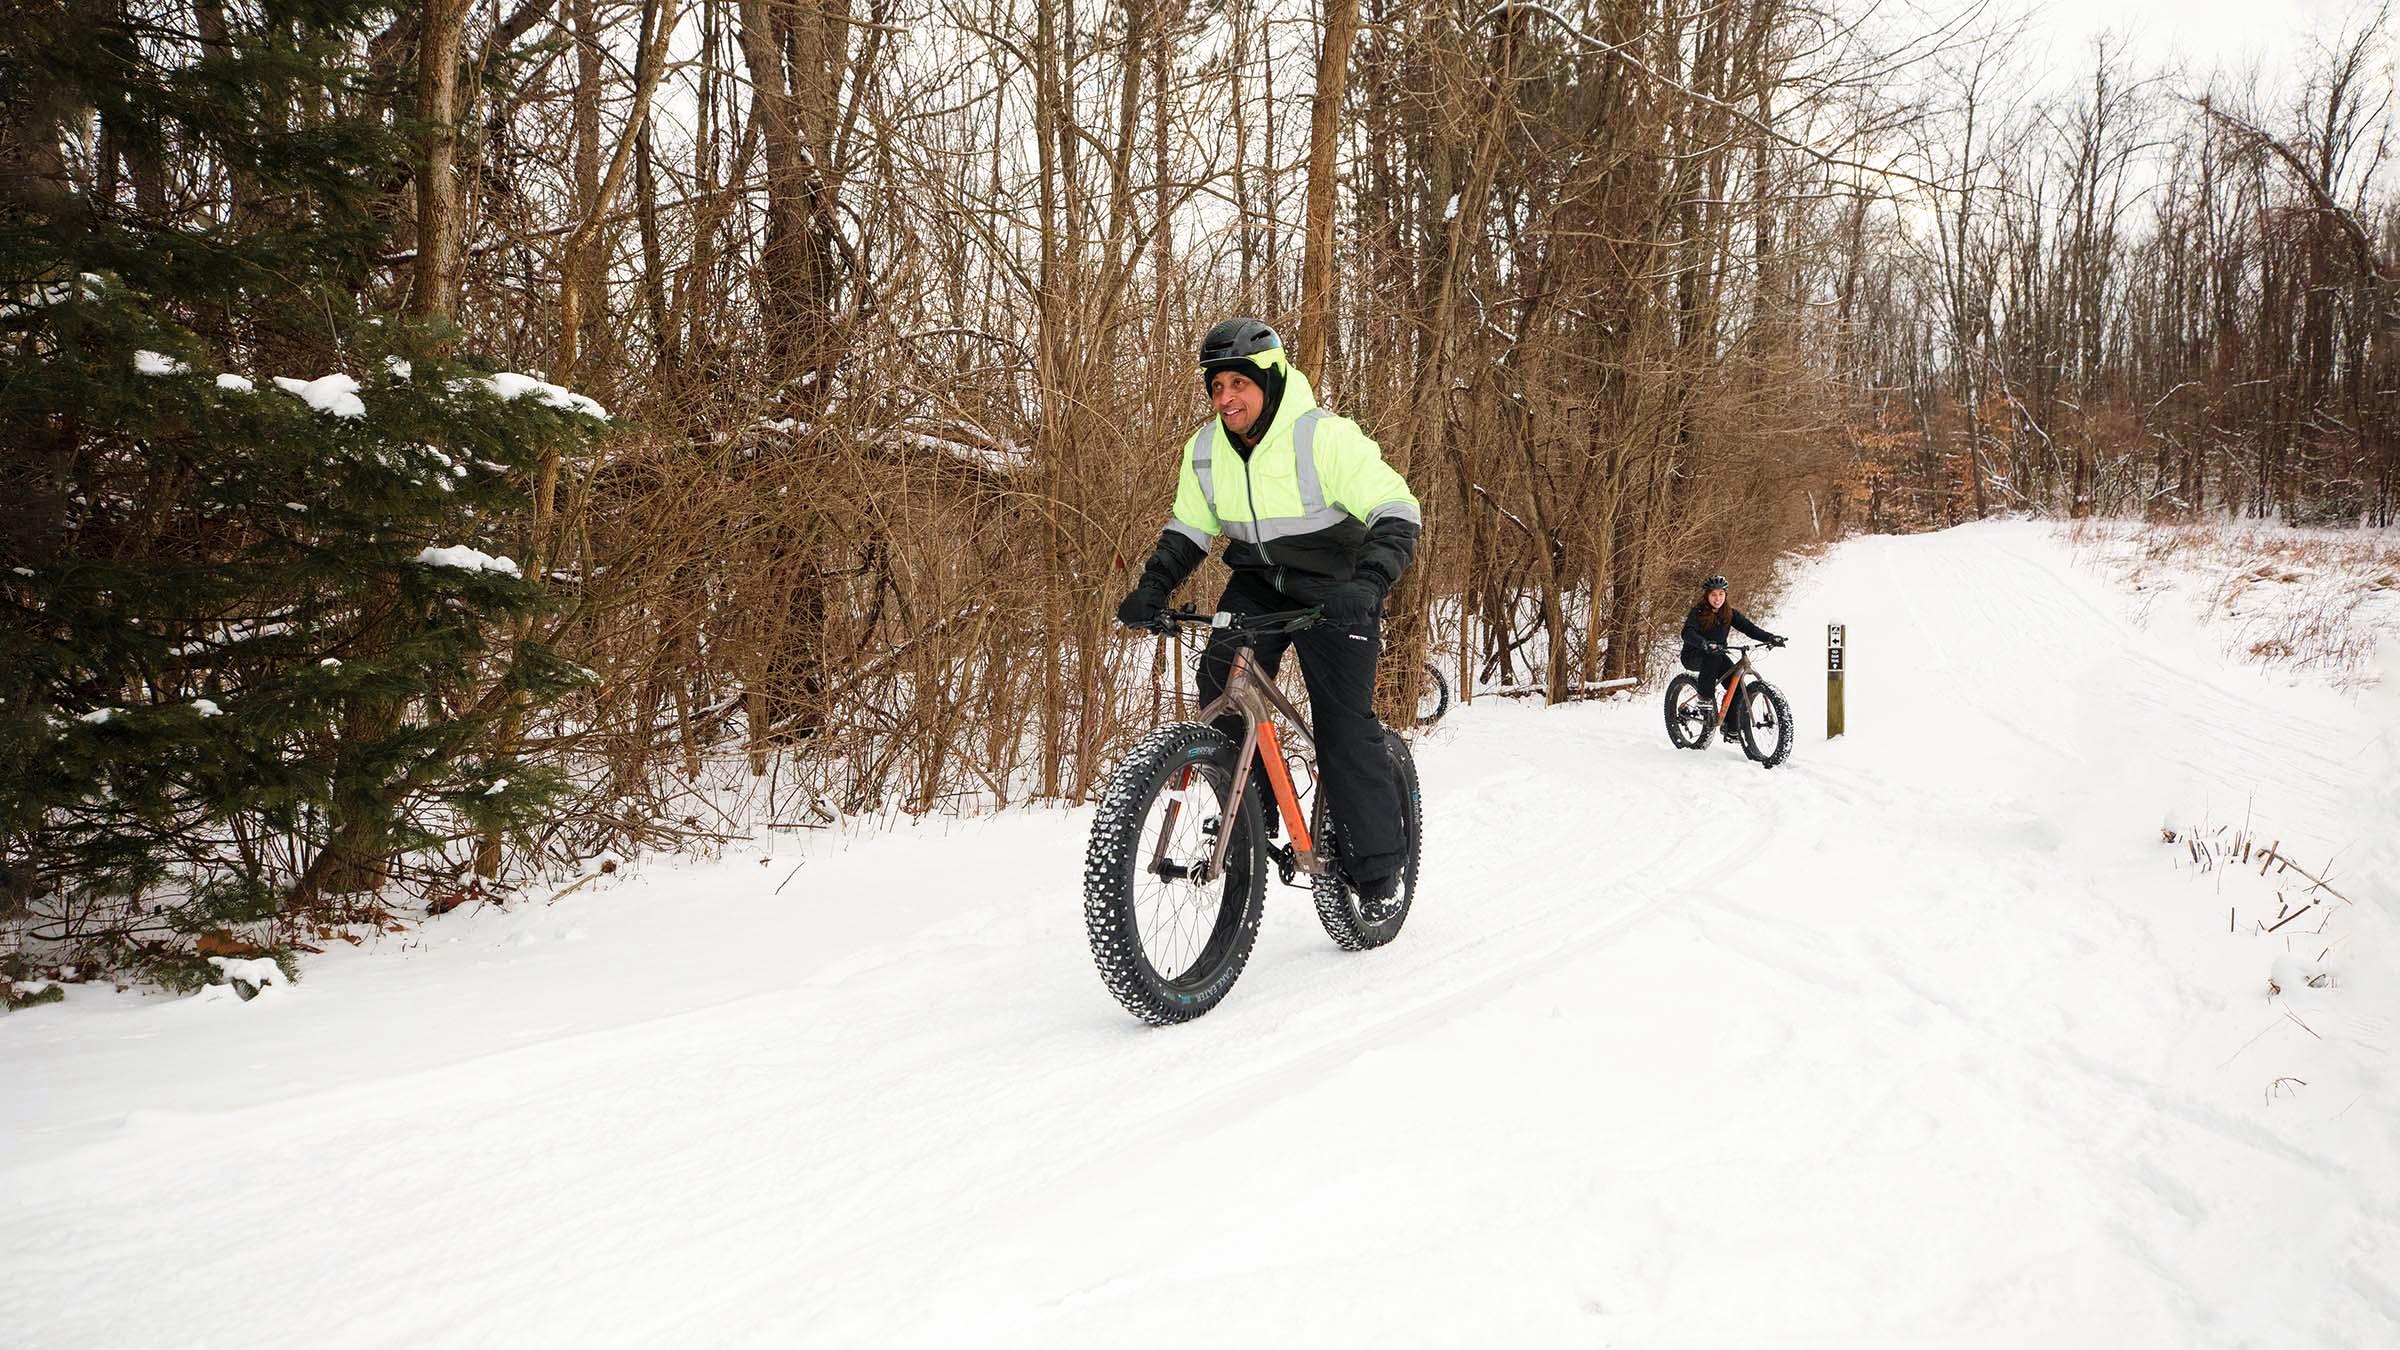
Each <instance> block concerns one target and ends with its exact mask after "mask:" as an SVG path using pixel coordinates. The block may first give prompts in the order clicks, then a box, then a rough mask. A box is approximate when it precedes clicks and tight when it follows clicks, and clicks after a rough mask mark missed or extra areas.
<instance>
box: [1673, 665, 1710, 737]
mask: <svg viewBox="0 0 2400 1350" xmlns="http://www.w3.org/2000/svg"><path fill="white" fill-rule="evenodd" d="M1686 693H1689V694H1690V695H1691V696H1692V704H1693V706H1695V707H1700V708H1701V710H1702V714H1703V715H1702V716H1701V718H1700V734H1699V735H1697V736H1693V735H1691V734H1690V733H1691V724H1689V723H1687V722H1685V721H1684V720H1683V718H1681V717H1680V716H1677V714H1678V713H1679V712H1681V711H1682V709H1681V707H1680V706H1679V703H1678V700H1680V699H1681V698H1682V697H1683V695H1684V694H1686ZM1716 731H1717V719H1716V718H1715V717H1714V716H1711V715H1708V710H1707V709H1706V708H1705V707H1704V706H1703V705H1702V704H1701V699H1700V681H1699V680H1697V679H1695V678H1693V677H1692V676H1691V675H1688V674H1685V675H1678V676H1676V677H1675V678H1674V679H1671V680H1669V681H1667V741H1668V743H1669V744H1671V745H1673V746H1674V747H1675V748H1677V749H1679V750H1703V749H1706V748H1707V747H1708V740H1709V737H1711V736H1714V735H1715V734H1716Z"/></svg>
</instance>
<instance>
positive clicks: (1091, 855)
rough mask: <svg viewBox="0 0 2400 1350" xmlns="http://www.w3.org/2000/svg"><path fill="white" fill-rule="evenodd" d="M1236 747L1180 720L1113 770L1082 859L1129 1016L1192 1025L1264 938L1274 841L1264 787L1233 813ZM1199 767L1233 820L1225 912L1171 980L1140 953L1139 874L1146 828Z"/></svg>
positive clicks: (1106, 968) (1102, 966) (1086, 908)
mask: <svg viewBox="0 0 2400 1350" xmlns="http://www.w3.org/2000/svg"><path fill="white" fill-rule="evenodd" d="M1234 754H1235V746H1234V744H1233V743H1232V742H1231V741H1229V740H1227V739H1226V737H1225V734H1224V733H1223V732H1220V731H1218V730H1217V729H1216V728H1215V727H1212V726H1209V725H1207V724H1205V723H1201V722H1178V723H1175V724H1173V725H1171V726H1164V727H1160V728H1159V729H1158V730H1156V731H1153V732H1151V733H1150V734H1149V735H1147V736H1144V737H1143V738H1142V739H1141V740H1140V741H1139V742H1137V743H1136V744H1135V745H1134V747H1133V750H1132V751H1131V752H1130V753H1128V754H1127V755H1126V756H1125V759H1124V761H1123V762H1122V763H1120V764H1118V765H1117V767H1116V769H1115V770H1114V771H1113V772H1111V773H1110V774H1109V778H1108V785H1107V786H1106V787H1105V788H1104V789H1103V790H1102V792H1101V795H1100V811H1099V814H1098V815H1097V816H1095V817H1094V819H1093V821H1092V837H1091V842H1090V844H1089V845H1087V846H1086V849H1085V852H1084V859H1083V926H1084V931H1085V934H1086V935H1087V936H1088V937H1089V938H1090V939H1091V944H1092V960H1093V962H1094V964H1096V965H1097V966H1098V967H1099V970H1100V980H1101V983H1103V984H1105V985H1107V986H1108V991H1109V992H1110V993H1111V994H1114V995H1116V998H1117V1002H1119V1003H1122V1004H1124V1005H1125V1010H1126V1011H1127V1012H1130V1013H1132V1014H1133V1015H1134V1016H1136V1017H1138V1018H1140V1019H1142V1020H1143V1021H1145V1022H1148V1023H1150V1024H1151V1025H1153V1026H1168V1025H1171V1024H1173V1023H1177V1022H1188V1021H1190V1020H1192V1019H1193V1018H1195V1017H1198V1016H1200V1015H1201V1014H1203V1013H1205V1012H1207V1011H1208V1010H1209V1009H1211V1008H1214V1007H1216V1006H1217V1004H1218V1003H1220V1002H1222V1001H1223V1000H1224V998H1225V995H1226V993H1227V992H1228V991H1229V990H1231V989H1232V988H1233V982H1234V981H1235V980H1237V979H1239V978H1240V977H1241V973H1242V967H1243V965H1245V964H1246V963H1247V962H1248V961H1249V959H1250V949H1251V947H1252V945H1253V944H1255V943H1256V942H1257V940H1258V922H1259V916H1260V914H1261V913H1262V911H1263V910H1264V908H1265V900H1266V887H1267V877H1266V842H1265V838H1264V836H1263V833H1262V830H1263V826H1262V819H1261V816H1260V814H1259V805H1258V783H1257V781H1256V779H1255V778H1254V779H1253V780H1252V781H1251V782H1250V783H1248V784H1246V785H1244V787H1243V790H1242V800H1241V803H1240V806H1239V809H1238V810H1235V811H1232V812H1226V811H1224V810H1223V807H1222V802H1223V796H1224V792H1225V788H1226V786H1227V785H1229V784H1230V783H1231V782H1232V781H1233V768H1234V763H1233V762H1234ZM1195 762H1196V763H1200V764H1202V765H1203V766H1205V767H1204V768H1203V770H1202V772H1203V774H1204V775H1205V776H1206V778H1207V781H1208V782H1209V783H1210V784H1211V785H1212V786H1213V787H1214V789H1215V792H1216V794H1217V797H1218V799H1219V803H1220V805H1219V819H1220V820H1224V819H1227V818H1230V819H1231V820H1232V822H1233V824H1232V828H1233V830H1234V831H1235V834H1234V836H1233V847H1232V848H1231V849H1230V850H1228V851H1227V853H1226V855H1225V875H1224V877H1223V878H1221V879H1220V880H1219V881H1218V882H1217V883H1216V887H1217V890H1218V899H1217V913H1216V916H1215V919H1214V921H1213V922H1212V923H1211V925H1210V929H1209V935H1208V938H1207V940H1206V941H1205V942H1204V943H1203V944H1202V947H1201V954H1200V956H1199V958H1198V959H1197V960H1195V961H1194V962H1193V963H1192V968H1191V969H1190V970H1188V971H1186V972H1184V973H1183V974H1181V975H1179V976H1176V977H1174V978H1172V979H1169V978H1166V977H1163V976H1161V975H1160V974H1159V973H1158V971H1157V970H1156V969H1155V968H1153V967H1152V965H1151V963H1150V958H1149V955H1148V954H1147V953H1146V952H1144V951H1143V949H1142V933H1141V915H1140V914H1139V913H1138V912H1137V909H1136V905H1137V901H1138V899H1139V894H1138V892H1139V888H1138V886H1137V885H1136V881H1137V878H1138V876H1139V869H1140V867H1141V866H1142V864H1143V863H1144V862H1146V861H1147V860H1148V859H1147V851H1146V850H1145V849H1144V848H1143V839H1142V832H1143V827H1144V825H1145V824H1146V823H1147V822H1148V821H1149V819H1150V816H1151V812H1152V809H1153V808H1154V807H1155V806H1156V805H1157V804H1158V798H1159V796H1160V794H1161V793H1163V792H1165V791H1166V788H1167V784H1168V782H1169V780H1170V779H1172V777H1173V776H1174V774H1175V773H1176V772H1177V771H1178V770H1180V769H1181V768H1182V767H1183V766H1184V765H1186V764H1189V763H1195Z"/></svg>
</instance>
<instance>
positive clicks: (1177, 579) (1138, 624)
mask: <svg viewBox="0 0 2400 1350" xmlns="http://www.w3.org/2000/svg"><path fill="white" fill-rule="evenodd" d="M1207 560H1208V550H1207V549H1204V548H1202V547H1200V546H1199V545H1198V544H1195V543H1193V542H1192V541H1191V539H1190V537H1189V536H1186V535H1182V534H1178V533H1176V532H1175V531H1173V530H1167V531H1164V532H1162V533H1161V534H1160V535H1159V536H1158V547H1156V548H1154V549H1152V550H1150V561H1149V562H1147V563H1145V564H1144V565H1143V566H1142V579H1141V580H1140V581H1139V582H1137V583H1135V585H1134V588H1133V590H1132V591H1131V592H1130V593H1128V594H1127V595H1126V597H1125V599H1124V600H1123V601H1122V602H1121V603H1119V604H1118V605H1117V622H1118V623H1121V624H1123V625H1125V626H1126V627H1127V628H1148V627H1150V626H1152V625H1153V624H1156V623H1157V622H1158V616H1159V615H1160V614H1162V613H1165V612H1166V608H1167V597H1168V596H1170V595H1172V594H1174V593H1175V588H1176V587H1178V586H1180V585H1182V584H1183V579H1184V578H1185V577H1188V576H1190V575H1191V574H1192V569H1194V568H1196V567H1198V566H1199V565H1200V564H1201V563H1203V562H1206V561H1207Z"/></svg>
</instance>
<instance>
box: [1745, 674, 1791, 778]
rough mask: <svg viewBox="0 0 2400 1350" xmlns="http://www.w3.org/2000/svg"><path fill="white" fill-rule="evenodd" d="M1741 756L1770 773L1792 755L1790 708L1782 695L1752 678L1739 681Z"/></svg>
mask: <svg viewBox="0 0 2400 1350" xmlns="http://www.w3.org/2000/svg"><path fill="white" fill-rule="evenodd" d="M1741 702H1742V706H1741V707H1740V708H1739V709H1738V710H1737V712H1738V714H1739V717H1738V720H1739V722H1740V724H1741V728H1742V753H1743V754H1745V755H1748V756H1749V757H1750V758H1752V759H1754V760H1757V761H1758V766H1759V767H1760V768H1762V769H1772V768H1774V767H1775V766H1776V765H1778V764H1781V763H1783V762H1784V761H1785V760H1787V759H1789V758H1791V755H1792V705H1791V704H1790V702H1788V701H1787V700H1786V699H1785V698H1784V696H1783V691H1782V690H1780V689H1778V688H1776V687H1775V686H1774V685H1771V684H1769V683H1767V682H1766V681H1765V680H1762V679H1759V678H1758V677H1757V676H1755V675H1753V676H1751V677H1750V678H1749V679H1746V680H1744V681H1742V697H1741Z"/></svg>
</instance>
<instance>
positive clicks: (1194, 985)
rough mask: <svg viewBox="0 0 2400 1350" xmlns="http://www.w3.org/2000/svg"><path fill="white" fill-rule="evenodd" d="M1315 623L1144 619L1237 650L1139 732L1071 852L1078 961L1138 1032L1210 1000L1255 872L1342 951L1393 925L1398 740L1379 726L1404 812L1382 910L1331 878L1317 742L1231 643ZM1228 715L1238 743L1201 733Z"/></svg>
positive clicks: (1412, 835) (1401, 907)
mask: <svg viewBox="0 0 2400 1350" xmlns="http://www.w3.org/2000/svg"><path fill="white" fill-rule="evenodd" d="M1318 617H1319V612H1318V611H1317V610H1314V609H1307V610H1294V611H1291V612H1289V613H1282V614H1260V615H1251V616H1246V617H1242V616H1236V615H1234V614H1231V613H1218V614H1214V615H1207V614H1196V613H1193V612H1191V611H1189V610H1175V611H1170V612H1168V613H1166V614H1163V615H1161V616H1160V618H1159V621H1158V624H1157V626H1158V627H1159V628H1160V629H1161V630H1162V631H1169V630H1171V629H1172V628H1173V627H1175V626H1178V625H1191V626H1207V627H1211V628H1214V629H1216V630H1218V632H1219V633H1220V634H1222V635H1226V636H1229V637H1231V638H1232V639H1234V640H1236V641H1241V646H1240V647H1239V649H1238V650H1237V651H1236V652H1235V654H1234V658H1233V665H1232V667H1231V669H1230V670H1229V671H1228V673H1227V675H1226V680H1225V692H1224V694H1223V695H1221V696H1220V697H1219V698H1218V699H1217V700H1216V701H1215V702H1213V703H1211V704H1209V705H1208V706H1207V707H1205V708H1202V709H1200V711H1199V712H1197V713H1196V714H1194V715H1193V720H1191V721H1189V722H1176V723H1172V724H1170V725H1167V726H1163V727H1160V728H1159V729H1157V730H1156V731H1153V732H1151V733H1150V734H1149V735H1147V736H1144V737H1143V738H1142V739H1141V741H1140V742H1139V743H1138V744H1136V745H1135V746H1134V747H1133V751H1132V753H1130V754H1128V755H1127V756H1126V757H1125V760H1124V762H1123V763H1121V764H1119V765H1118V766H1117V768H1116V770H1115V771H1114V772H1113V773H1111V774H1110V776H1109V780H1108V783H1107V785H1106V787H1105V788H1103V789H1102V792H1101V796H1100V813H1099V816H1098V818H1097V819H1095V820H1094V821H1093V822H1092V838H1091V843H1090V845H1089V846H1088V848H1087V849H1086V851H1085V853H1084V863H1083V921H1084V928H1085V930H1086V932H1087V933H1088V934H1089V935H1090V937H1091V942H1092V959H1093V960H1094V961H1095V962H1096V963H1097V964H1098V965H1099V967H1100V978H1101V980H1102V981H1103V982H1104V983H1106V984H1107V985H1108V989H1109V992H1110V993H1112V994H1115V995H1116V996H1117V1001H1118V1002H1120V1003H1122V1004H1124V1005H1125V1008H1126V1010H1127V1011H1129V1012H1131V1013H1132V1014H1133V1015H1134V1016H1136V1017H1139V1018H1141V1019H1142V1020H1143V1021H1145V1022H1150V1023H1154V1024H1159V1025H1164V1024H1167V1023H1172V1022H1188V1021H1190V1020H1191V1019H1193V1018H1195V1017H1198V1016H1200V1015H1201V1014H1202V1013H1205V1012H1207V1011H1208V1010H1209V1009H1211V1008H1213V1007H1215V1006H1217V1004H1218V1003H1219V1002H1221V1001H1223V999H1224V997H1225V995H1226V992H1227V991H1228V990H1230V989H1232V988H1233V982H1234V981H1235V980H1236V979H1238V978H1240V976H1241V973H1242V966H1243V965H1244V963H1246V962H1247V961H1248V960H1249V959H1250V948H1251V945H1252V944H1253V943H1254V942H1255V941H1256V940H1257V938H1258V923H1259V918H1260V915H1261V912H1262V911H1263V909H1264V907H1265V901H1266V884H1267V870H1268V868H1269V867H1272V868H1274V869H1275V871H1276V872H1277V873H1278V875H1279V876H1280V877H1281V879H1282V881H1283V882H1284V884H1285V885H1289V886H1305V887H1307V888H1308V889H1309V890H1310V891H1311V892H1312V893H1313V894H1314V896H1315V898H1316V905H1317V919H1318V921H1319V922H1320V923H1322V924H1323V925H1324V926H1325V933H1326V935H1327V936H1329V937H1331V938H1332V939H1333V940H1334V942H1335V943H1336V944H1337V945H1339V946H1340V947H1341V948H1343V949H1344V950H1345V951H1363V950H1365V949H1367V948H1369V947H1380V946H1382V945H1383V944H1385V943H1387V942H1390V941H1391V940H1392V939H1393V938H1395V937H1397V936H1399V934H1400V925H1401V924H1403V923H1405V922H1407V920H1408V911H1409V906H1410V904H1411V903H1412V902H1413V900H1414V899H1415V896H1416V890H1417V860H1418V855H1419V852H1420V848H1419V841H1420V836H1421V834H1422V828H1421V827H1422V824H1423V812H1422V810H1421V809H1420V806H1419V802H1418V795H1417V765H1416V760H1415V758H1414V757H1413V756H1411V755H1410V754H1409V750H1408V743H1407V742H1405V741H1403V740H1401V739H1400V737H1399V736H1398V735H1396V734H1394V733H1393V732H1392V731H1391V730H1390V729H1389V728H1386V729H1385V731H1384V733H1383V735H1384V746H1385V751H1386V753H1388V754H1389V755H1390V756H1391V757H1392V763H1393V769H1394V771H1395V772H1396V773H1397V774H1398V775H1399V777H1400V783H1401V788H1402V793H1403V797H1404V800H1405V801H1406V803H1407V805H1406V812H1407V817H1408V818H1407V821H1406V822H1405V824H1406V830H1407V836H1408V861H1407V864H1406V865H1405V866H1404V867H1403V868H1402V870H1401V873H1400V887H1399V890H1398V891H1397V892H1396V893H1395V894H1394V895H1393V896H1392V898H1391V899H1390V900H1388V901H1385V902H1382V903H1380V904H1379V903H1376V902H1373V901H1366V900H1362V899H1361V898H1360V897H1359V894H1358V888H1357V887H1356V886H1354V885H1353V884H1351V882H1350V880H1349V878H1348V877H1346V876H1345V875H1343V871H1342V866H1341V862H1340V858H1341V850H1340V848H1339V847H1338V841H1339V838H1340V834H1341V828H1342V827H1341V822H1340V821H1338V820H1335V819H1334V818H1333V815H1332V812H1331V811H1330V810H1328V809H1327V807H1326V804H1325V794H1324V793H1323V792H1320V791H1317V790H1316V743H1315V741H1314V740H1313V739H1312V738H1311V736H1310V733H1309V731H1308V729H1307V722H1306V720H1305V719H1303V718H1302V717H1301V716H1300V714H1299V712H1298V711H1297V710H1296V709H1294V708H1293V707H1292V704H1291V700H1289V699H1287V698H1285V697H1284V695H1283V693H1282V691H1280V690H1278V689H1277V688H1276V687H1275V682H1274V679H1273V677H1272V676H1271V675H1269V674H1268V673H1267V672H1265V671H1263V670H1261V669H1260V668H1259V663H1258V658H1257V653H1256V651H1255V650H1254V648H1253V647H1252V646H1251V645H1250V643H1249V642H1247V641H1242V640H1243V639H1248V638H1255V637H1262V636H1266V635H1270V634H1273V635H1279V636H1280V635H1286V634H1291V633H1296V632H1299V631H1300V630H1302V629H1304V628H1307V627H1309V626H1311V625H1313V624H1315V623H1316V622H1317V621H1318ZM1227 713H1231V714H1234V715H1237V716H1239V717H1240V718H1241V719H1242V722H1243V723H1244V726H1245V730H1244V732H1243V735H1242V739H1241V743H1240V744H1238V745H1237V744H1235V743H1234V741H1233V740H1232V738H1230V737H1228V736H1227V735H1226V734H1225V733H1224V732H1222V731H1219V730H1218V729H1217V728H1216V727H1214V726H1212V725H1210V722H1211V721H1212V720H1213V719H1215V718H1217V717H1219V716H1221V715H1224V714H1227ZM1278 715H1280V716H1281V718H1282V719H1283V720H1284V725H1282V726H1278V725H1277V717H1278ZM1287 737H1289V738H1290V739H1288V740H1287V739H1286V738H1287ZM1294 742H1297V744H1294ZM1254 766H1255V767H1256V768H1258V769H1259V770H1260V773H1259V774H1254V773H1253V772H1252V769H1253V767H1254ZM1295 769H1296V770H1297V772H1295ZM1261 774H1263V776H1264V777H1265V778H1266V780H1267V782H1266V789H1265V790H1267V791H1270V792H1272V793H1273V794H1274V802H1275V818H1276V819H1278V820H1279V821H1280V822H1281V823H1282V826H1283V829H1284V831H1285V832H1286V833H1287V834H1288V835H1289V836H1290V838H1289V840H1288V841H1287V842H1286V843H1283V844H1275V843H1273V842H1271V841H1270V840H1269V838H1268V830H1267V820H1268V816H1267V811H1266V808H1265V805H1264V803H1263V801H1262V799H1261V797H1260V791H1261V788H1260V785H1259V783H1258V781H1257V780H1258V778H1259V776H1260V775H1261ZM1303 798H1306V799H1308V800H1307V802H1306V804H1303Z"/></svg>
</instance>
